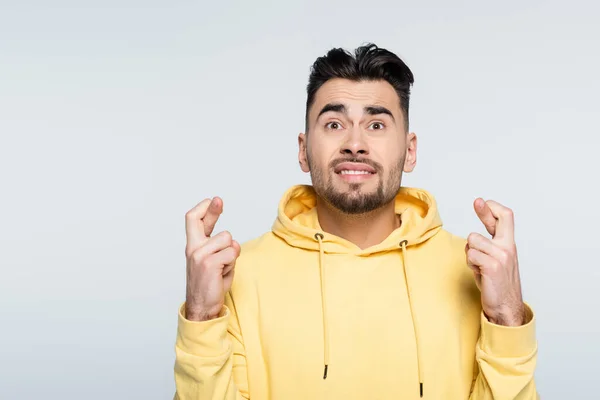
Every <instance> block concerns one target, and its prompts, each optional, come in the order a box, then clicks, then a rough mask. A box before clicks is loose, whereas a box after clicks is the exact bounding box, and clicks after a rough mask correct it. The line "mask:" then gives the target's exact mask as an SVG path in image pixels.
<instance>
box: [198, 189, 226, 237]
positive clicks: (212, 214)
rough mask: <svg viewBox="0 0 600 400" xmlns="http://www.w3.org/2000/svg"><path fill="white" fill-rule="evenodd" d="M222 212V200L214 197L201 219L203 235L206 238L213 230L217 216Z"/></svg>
mask: <svg viewBox="0 0 600 400" xmlns="http://www.w3.org/2000/svg"><path fill="white" fill-rule="evenodd" d="M222 212H223V200H221V198H220V197H215V198H213V199H212V201H211V202H210V206H209V207H208V210H207V212H206V215H205V216H204V218H202V223H203V224H204V234H205V235H206V236H207V237H208V236H210V235H211V233H212V231H213V229H215V225H216V224H217V220H218V219H219V216H220V215H221V213H222Z"/></svg>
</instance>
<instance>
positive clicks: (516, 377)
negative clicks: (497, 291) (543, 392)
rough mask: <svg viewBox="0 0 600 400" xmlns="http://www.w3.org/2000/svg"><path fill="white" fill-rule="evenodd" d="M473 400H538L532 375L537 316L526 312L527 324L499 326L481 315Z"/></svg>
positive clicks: (535, 349) (526, 310)
mask: <svg viewBox="0 0 600 400" xmlns="http://www.w3.org/2000/svg"><path fill="white" fill-rule="evenodd" d="M475 358H476V361H477V363H476V366H477V369H476V371H475V377H474V382H473V388H472V391H471V396H470V397H469V399H470V400H536V399H539V396H538V394H537V391H536V387H535V382H534V379H533V373H534V370H535V366H536V361H537V342H536V339H535V317H534V315H533V312H532V311H531V309H530V308H529V307H526V309H525V324H524V325H522V326H517V327H510V326H501V325H496V324H493V323H491V322H489V321H488V320H487V318H486V317H485V315H483V313H482V315H481V335H480V337H479V341H478V342H477V348H476V350H475Z"/></svg>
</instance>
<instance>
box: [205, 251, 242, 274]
mask: <svg viewBox="0 0 600 400" xmlns="http://www.w3.org/2000/svg"><path fill="white" fill-rule="evenodd" d="M237 256H238V253H237V250H236V249H234V248H233V247H231V246H229V247H227V248H225V249H223V250H221V251H218V252H216V253H214V254H211V255H210V256H208V258H207V259H206V262H207V263H210V264H211V265H222V266H223V272H222V274H223V275H225V274H227V273H228V272H229V271H231V269H233V265H235V260H236V259H237ZM226 268H227V269H228V270H227V271H225V269H226Z"/></svg>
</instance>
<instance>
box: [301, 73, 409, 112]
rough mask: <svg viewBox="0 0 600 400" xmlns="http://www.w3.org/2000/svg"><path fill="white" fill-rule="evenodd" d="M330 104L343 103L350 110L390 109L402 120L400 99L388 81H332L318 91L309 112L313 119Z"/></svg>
mask: <svg viewBox="0 0 600 400" xmlns="http://www.w3.org/2000/svg"><path fill="white" fill-rule="evenodd" d="M329 103H342V104H345V105H346V106H347V107H349V108H350V109H352V108H355V107H352V106H353V105H354V106H358V108H359V110H360V112H361V113H362V108H363V106H366V105H376V106H383V107H386V108H387V109H389V110H390V111H391V112H392V113H393V114H394V117H395V118H401V109H400V98H399V97H398V94H397V93H396V91H395V90H394V88H393V87H392V85H390V84H389V83H388V82H387V81H385V80H376V81H358V82H356V81H351V80H348V79H340V78H335V79H330V80H329V81H327V82H325V83H324V84H323V86H321V87H320V88H319V90H317V93H316V95H315V100H314V102H313V104H312V106H311V109H310V111H309V113H310V116H311V119H313V118H316V116H317V115H318V112H319V110H321V109H322V108H323V107H324V106H325V105H327V104H329Z"/></svg>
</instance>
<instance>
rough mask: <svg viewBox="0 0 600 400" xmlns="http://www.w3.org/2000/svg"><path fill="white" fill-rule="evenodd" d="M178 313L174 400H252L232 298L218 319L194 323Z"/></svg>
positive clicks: (226, 303) (228, 298) (181, 309)
mask: <svg viewBox="0 0 600 400" xmlns="http://www.w3.org/2000/svg"><path fill="white" fill-rule="evenodd" d="M184 313H185V307H183V306H182V307H181V308H180V310H179V325H178V329H177V343H176V347H175V354H176V361H175V387H176V390H177V392H176V394H175V397H174V399H175V400H188V399H189V400H191V399H194V400H196V399H198V400H199V399H211V400H213V399H214V400H242V399H249V398H250V397H249V393H248V378H247V374H246V355H245V351H244V344H243V339H242V335H241V332H240V327H239V323H238V320H237V316H236V313H235V307H234V304H233V301H232V300H231V296H230V295H229V294H228V295H227V296H226V298H225V305H224V307H223V309H222V311H221V313H220V314H219V316H218V317H217V318H215V319H211V320H208V321H202V322H195V321H189V320H187V319H186V318H185V315H184Z"/></svg>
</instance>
